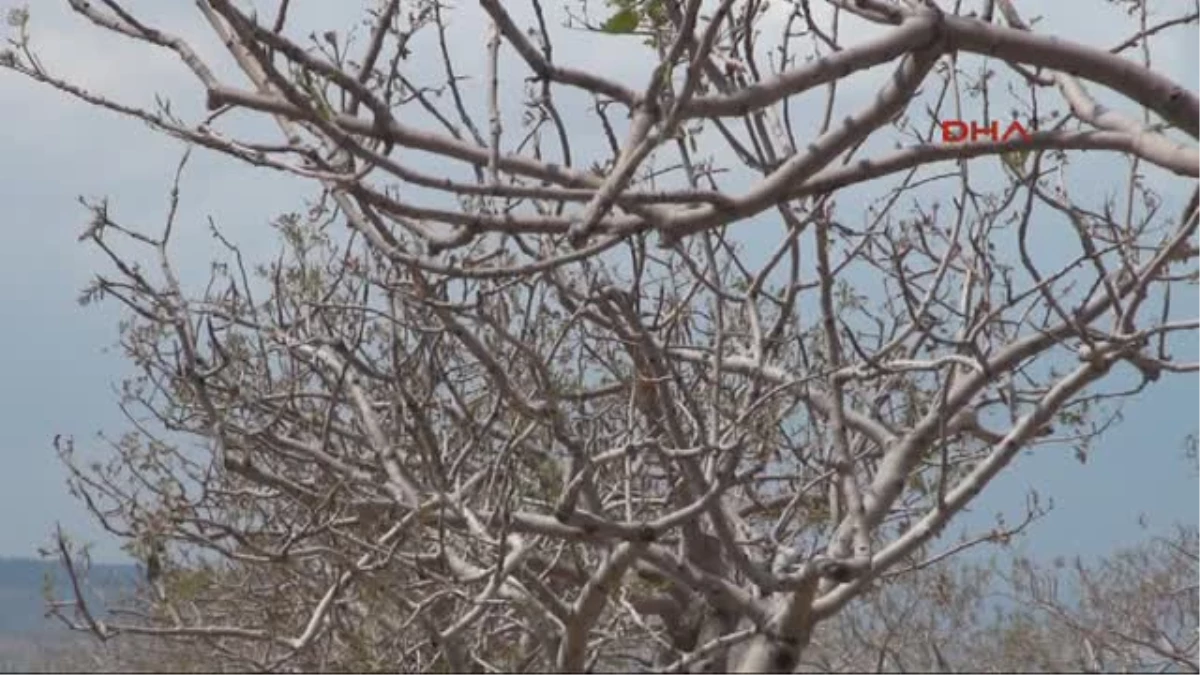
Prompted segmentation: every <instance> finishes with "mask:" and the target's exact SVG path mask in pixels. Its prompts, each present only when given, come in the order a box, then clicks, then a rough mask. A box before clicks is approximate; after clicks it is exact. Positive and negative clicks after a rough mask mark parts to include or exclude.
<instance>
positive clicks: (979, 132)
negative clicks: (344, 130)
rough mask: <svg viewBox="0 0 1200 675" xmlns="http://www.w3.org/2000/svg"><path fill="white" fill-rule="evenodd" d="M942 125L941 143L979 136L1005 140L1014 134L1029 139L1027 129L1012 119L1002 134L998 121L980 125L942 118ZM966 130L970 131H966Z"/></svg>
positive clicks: (972, 138) (975, 138) (974, 138)
mask: <svg viewBox="0 0 1200 675" xmlns="http://www.w3.org/2000/svg"><path fill="white" fill-rule="evenodd" d="M941 126H942V142H943V143H962V142H964V141H966V140H968V138H967V137H968V136H970V140H972V141H977V140H979V137H980V136H984V137H987V138H990V139H991V140H993V141H1001V142H1003V141H1007V140H1008V139H1010V138H1012V137H1013V136H1014V135H1018V136H1020V137H1021V139H1022V140H1026V141H1027V140H1029V131H1027V130H1026V129H1025V127H1023V126H1021V123H1020V122H1018V121H1016V120H1013V123H1012V124H1010V125H1008V128H1007V129H1005V130H1004V134H1003V135H1001V134H1000V123H999V122H992V123H991V124H990V125H988V126H980V125H979V124H977V123H975V122H971V123H970V125H968V124H967V123H966V122H964V121H962V120H943V121H942V122H941ZM968 131H969V132H970V133H968Z"/></svg>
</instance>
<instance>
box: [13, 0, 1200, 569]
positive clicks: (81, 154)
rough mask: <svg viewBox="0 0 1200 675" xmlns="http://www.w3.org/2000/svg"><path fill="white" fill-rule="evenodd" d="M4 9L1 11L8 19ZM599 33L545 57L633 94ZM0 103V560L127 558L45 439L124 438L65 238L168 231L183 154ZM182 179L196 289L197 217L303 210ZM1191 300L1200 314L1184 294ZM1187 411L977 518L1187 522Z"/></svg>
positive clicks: (96, 120)
mask: <svg viewBox="0 0 1200 675" xmlns="http://www.w3.org/2000/svg"><path fill="white" fill-rule="evenodd" d="M129 4H130V6H132V7H133V8H134V9H135V10H138V11H139V12H140V11H149V12H150V13H149V14H147V16H149V17H151V18H153V19H154V20H155V21H157V22H158V23H159V24H161V25H162V26H163V27H168V28H170V29H171V30H173V31H174V32H176V33H180V34H182V35H183V36H185V37H188V38H192V39H195V40H196V41H197V42H196V44H197V46H198V47H199V48H200V49H201V53H202V55H203V56H205V57H206V58H210V59H213V60H214V61H217V62H222V59H221V57H220V53H221V51H220V46H219V45H217V44H215V43H214V42H213V41H211V39H209V38H208V37H207V33H205V31H204V29H203V25H202V23H201V22H200V21H199V20H198V16H196V14H195V10H194V8H193V7H192V5H191V3H165V2H161V0H159V1H158V2H150V1H149V0H142V1H140V2H132V3H129ZM460 4H461V5H463V6H467V5H469V4H470V3H469V2H466V1H465V0H464V2H462V3H460ZM514 4H523V3H514ZM818 4H819V3H818ZM1023 4H1027V5H1031V6H1032V5H1037V6H1038V7H1039V11H1044V12H1046V17H1045V19H1044V20H1043V22H1041V23H1040V24H1038V30H1043V31H1047V32H1050V33H1054V34H1058V35H1061V36H1064V37H1069V38H1070V39H1074V40H1082V41H1085V42H1088V43H1089V44H1093V45H1095V46H1098V47H1105V48H1107V47H1110V46H1112V45H1114V44H1116V43H1117V42H1119V41H1120V40H1121V39H1123V38H1124V37H1125V36H1126V34H1127V33H1126V31H1127V27H1128V26H1129V25H1131V24H1130V23H1129V22H1128V21H1127V20H1123V19H1122V20H1120V21H1118V20H1116V19H1117V17H1120V16H1121V15H1120V13H1119V12H1116V13H1114V11H1113V10H1106V9H1105V10H1104V11H1101V10H1102V9H1103V8H1102V7H1101V3H1099V2H1096V1H1093V0H1086V1H1085V0H1064V1H1063V2H1056V3H1041V2H1039V3H1023ZM1160 4H1165V3H1160ZM32 5H33V7H32V9H33V21H32V24H31V28H32V33H33V36H34V39H35V44H36V46H37V48H38V49H39V53H40V54H41V55H42V56H43V58H44V60H45V62H46V63H47V64H48V65H49V66H51V67H52V68H53V69H55V70H57V71H58V72H59V73H60V74H62V75H65V76H69V77H70V78H72V79H74V80H75V81H79V82H85V83H87V85H88V87H89V88H91V89H94V90H97V91H102V92H104V93H106V94H108V95H110V96H112V97H114V98H118V99H121V100H125V101H129V102H134V103H140V104H149V103H150V102H152V100H153V95H154V93H155V92H159V93H164V94H167V95H169V96H170V97H171V98H172V100H173V101H174V102H175V104H176V107H177V109H178V110H179V111H181V112H182V113H184V114H185V115H188V114H192V113H194V112H195V111H197V110H199V106H200V105H202V96H201V92H200V89H199V87H198V86H196V85H195V83H194V80H193V79H192V78H191V76H190V74H189V73H188V71H186V70H185V69H184V68H182V67H181V66H180V65H179V64H178V63H177V62H176V61H175V60H173V59H172V58H171V57H170V56H169V55H165V54H163V53H161V52H156V51H154V50H152V49H149V48H147V47H144V46H138V45H131V44H129V43H128V42H126V41H123V40H119V39H113V38H112V37H111V36H109V35H107V34H105V33H104V32H103V31H100V30H97V29H95V28H93V27H91V26H90V25H89V24H87V23H86V22H84V21H82V20H81V19H79V18H77V17H75V16H73V15H71V14H70V12H69V10H67V9H66V3H65V2H52V1H50V0H39V2H36V3H32ZM293 5H295V6H296V8H295V10H294V11H295V12H296V13H297V14H298V18H299V19H300V20H303V21H308V22H310V23H311V25H313V26H314V27H316V26H321V25H336V26H338V27H343V26H344V25H345V24H346V23H347V20H346V19H345V18H344V17H345V16H346V15H343V16H339V17H336V18H335V19H334V21H333V22H332V23H323V22H324V21H325V19H324V18H323V17H322V16H320V14H321V12H330V11H335V10H334V9H333V8H341V9H340V11H343V12H347V13H349V12H351V11H352V8H355V9H356V8H357V7H358V5H359V3H341V2H338V3H332V2H329V3H324V2H322V3H313V2H308V3H293ZM11 6H13V4H12V3H7V2H3V0H0V11H6V10H7V9H8V8H9V7H11ZM314 8H315V9H314ZM151 10H152V11H151ZM1106 12H1107V13H1106ZM476 14H478V12H476ZM347 15H348V14H347ZM456 21H457V23H456V29H455V30H454V31H452V32H451V40H452V41H453V47H454V48H453V50H452V53H454V54H455V55H456V57H459V58H462V59H464V61H463V62H462V63H463V64H464V67H465V68H466V69H467V70H470V69H472V68H474V69H476V70H477V69H478V66H479V65H480V64H482V63H483V59H484V51H483V47H482V40H481V36H482V35H484V24H483V22H482V21H481V20H479V19H478V17H476V18H475V20H472V19H471V18H470V17H467V16H462V17H459V18H458V19H457V20H456ZM1173 35H1174V36H1175V39H1173V40H1172V41H1170V42H1166V43H1162V44H1159V45H1158V46H1157V47H1156V50H1155V59H1156V63H1157V64H1158V65H1159V67H1160V68H1161V70H1162V72H1163V73H1164V74H1166V75H1168V76H1170V77H1172V78H1173V79H1175V81H1177V82H1180V83H1181V84H1183V85H1184V86H1186V87H1188V88H1190V89H1191V90H1193V91H1195V90H1196V88H1197V82H1196V80H1197V70H1196V54H1197V41H1196V32H1195V30H1194V29H1193V30H1188V31H1179V30H1177V31H1174V32H1173ZM1085 36H1086V37H1085ZM617 39H618V40H620V39H619V38H617ZM602 40H606V41H604V42H597V41H595V40H589V39H586V38H583V37H578V38H576V37H572V39H570V40H566V41H560V43H559V44H558V45H556V55H557V58H559V59H563V60H566V61H568V62H572V63H574V64H576V65H582V66H585V67H599V65H600V64H603V67H604V70H605V72H606V73H614V74H618V75H619V76H621V77H623V78H625V81H626V82H628V83H629V84H631V85H633V86H641V83H642V81H643V80H644V73H645V72H646V70H647V65H646V64H647V61H646V60H645V59H644V56H642V53H640V52H639V51H638V49H637V47H636V44H633V45H630V43H629V42H624V43H621V44H622V46H621V47H619V48H618V47H616V46H615V45H617V44H619V43H617V42H614V41H613V40H614V38H610V37H606V38H602ZM626 47H629V48H626ZM869 75H870V76H869V77H864V78H859V80H857V81H855V82H853V83H851V84H850V85H848V87H849V89H850V91H851V93H852V92H853V90H854V88H856V87H857V88H861V91H862V92H863V94H864V95H870V94H871V92H873V90H874V86H875V82H877V81H878V78H879V77H882V76H886V73H884V72H882V71H878V72H875V73H871V74H869ZM480 96H481V97H482V93H480ZM506 99H507V100H509V101H510V102H512V103H513V104H515V102H516V101H518V100H519V91H514V92H508V93H506ZM1114 100H1116V99H1114ZM0 110H2V111H3V132H2V135H0V204H2V205H3V211H2V212H0V213H3V215H2V216H0V228H2V232H3V240H2V243H0V307H2V308H3V311H4V319H3V325H4V330H2V331H0V422H2V423H0V467H2V470H0V555H6V556H17V555H33V554H34V553H35V549H36V547H37V546H38V545H39V544H41V543H44V542H45V541H47V537H48V535H49V533H50V532H51V531H52V529H53V527H54V524H55V523H56V522H61V523H62V524H63V526H64V527H65V528H66V529H67V531H69V532H72V533H74V534H76V535H77V536H80V537H82V538H83V539H88V540H93V541H96V542H97V549H96V552H97V555H98V557H99V558H102V559H114V558H117V557H118V556H119V552H118V550H117V548H116V546H115V545H114V544H113V543H112V542H111V541H108V540H105V539H104V538H103V537H102V534H101V533H100V532H99V530H98V529H97V527H96V526H95V525H94V524H93V523H91V521H90V520H89V519H88V518H87V517H86V514H85V512H84V511H83V509H82V507H80V506H79V505H78V504H76V503H75V502H74V501H73V500H72V499H71V498H70V497H68V496H67V494H66V491H65V487H64V477H65V474H64V471H63V470H62V468H61V467H60V465H59V464H58V462H57V459H56V458H55V456H54V452H53V449H52V447H51V440H52V439H53V437H54V436H55V434H58V433H62V434H65V435H73V436H75V437H76V439H77V440H78V442H79V443H80V445H89V444H90V445H91V446H92V447H93V448H99V447H101V446H100V445H99V440H98V439H96V436H95V434H96V432H98V431H100V430H105V431H107V432H108V433H109V434H111V435H112V436H117V435H119V434H120V433H121V432H122V431H123V430H124V429H125V426H124V424H123V420H122V418H121V416H120V413H119V411H118V410H117V409H116V406H115V404H114V401H115V396H114V394H113V385H114V384H115V383H117V382H118V381H119V379H120V377H121V376H122V374H123V373H124V372H125V369H124V365H123V362H122V361H121V359H120V358H119V354H115V353H110V352H109V351H108V350H106V347H107V346H108V345H111V344H112V343H113V342H114V340H115V338H116V335H117V332H116V329H117V321H118V319H119V316H120V314H119V312H118V308H117V306H116V305H115V304H103V305H100V306H91V307H87V308H83V307H80V306H79V305H78V304H77V302H76V298H77V296H78V294H79V291H80V289H81V288H82V287H83V286H84V285H85V284H86V283H87V282H88V281H89V279H90V278H91V277H92V276H93V275H94V274H95V273H97V272H98V271H107V268H106V267H105V264H104V261H103V260H101V259H99V258H98V256H97V255H95V254H94V253H93V252H92V251H91V250H90V248H89V247H88V246H87V245H84V244H80V243H78V242H77V241H76V238H77V237H78V235H79V234H80V233H81V232H82V231H83V229H84V226H85V223H86V222H87V213H86V211H85V210H84V209H83V208H82V207H81V206H80V205H79V203H78V201H77V198H78V197H79V196H81V195H82V196H86V197H89V198H100V197H105V196H107V197H109V198H110V199H111V204H112V214H113V216H114V217H115V218H116V219H117V220H118V221H120V222H125V223H129V224H139V225H142V226H145V227H154V226H156V225H158V224H159V223H161V222H162V217H163V214H164V213H165V210H166V191H167V189H168V188H169V181H170V174H171V173H172V172H173V170H174V167H175V165H176V163H177V162H178V160H179V156H180V153H181V151H182V147H181V146H180V144H179V143H177V142H175V141H172V140H169V139H165V138H163V137H161V136H158V135H156V134H154V133H152V132H151V131H150V130H148V129H147V128H146V127H145V126H143V125H141V124H139V123H136V122H133V121H129V120H126V119H121V118H118V117H116V116H114V115H112V114H108V113H100V112H97V111H95V110H93V109H91V108H89V107H88V106H87V105H85V104H83V103H80V102H78V101H74V100H70V99H67V98H66V97H64V96H63V95H61V94H58V93H56V92H54V91H52V90H50V89H49V88H47V87H44V86H39V85H36V84H34V83H32V82H29V81H26V80H24V79H22V78H19V77H16V76H14V75H12V74H10V73H7V72H4V71H0ZM1131 112H1134V113H1136V112H1137V111H1136V110H1131ZM1111 159H1112V158H1110V160H1111ZM1122 166H1123V165H1122ZM1122 170H1123V169H1122ZM1110 178H1111V177H1110ZM1112 184H1113V183H1111V181H1110V182H1109V185H1112ZM1173 184H1174V185H1177V186H1180V189H1178V190H1176V191H1175V192H1174V193H1173V194H1171V195H1168V196H1169V197H1172V198H1173V199H1175V200H1179V199H1182V198H1183V195H1182V193H1181V190H1182V189H1183V188H1186V185H1185V184H1184V182H1183V181H1179V180H1175V181H1174V182H1173ZM183 188H184V190H183V196H182V205H181V207H182V212H181V213H182V218H181V221H180V225H179V227H180V228H181V230H180V236H179V237H178V239H177V241H176V246H175V248H174V252H175V254H176V257H177V258H178V259H183V260H186V261H187V265H186V269H187V271H188V272H189V274H190V275H192V276H193V279H200V278H202V277H201V276H200V275H202V274H203V272H204V271H205V269H206V266H207V262H208V260H209V259H210V255H209V254H210V253H211V252H214V251H215V248H214V247H213V246H212V243H211V238H210V237H209V236H208V234H207V231H206V227H207V226H206V220H207V218H209V217H211V218H213V219H214V221H215V222H217V223H218V224H220V225H221V226H222V227H223V228H224V229H225V230H226V231H227V232H229V233H230V234H231V235H233V236H234V237H236V238H237V239H238V241H239V242H240V243H242V244H243V245H244V246H245V247H246V248H247V250H248V252H250V253H252V254H253V253H257V254H259V255H261V254H265V253H268V252H270V251H272V250H274V239H273V233H272V232H271V230H270V229H269V228H268V227H267V226H266V222H267V221H268V220H270V219H271V218H272V217H273V216H276V215H278V214H279V213H280V212H283V211H286V210H290V209H295V208H297V207H298V205H299V200H301V199H303V198H304V197H306V196H308V195H310V194H311V190H310V189H309V186H306V185H304V184H302V183H300V182H298V180H297V179H293V178H288V177H285V176H283V175H281V174H278V173H274V172H271V171H267V170H261V169H250V168H247V167H244V166H241V165H239V164H237V163H235V162H233V161H231V160H227V159H225V158H223V157H219V156H215V155H212V154H209V153H205V152H199V153H197V154H196V155H195V156H194V157H193V161H192V163H191V166H190V168H189V170H188V172H187V174H186V176H185V181H184V184H183ZM1184 297H1185V298H1186V302H1187V303H1189V305H1188V306H1191V307H1193V308H1194V307H1195V305H1196V295H1195V293H1194V292H1193V293H1187V294H1184ZM1192 311H1194V310H1192ZM1192 316H1194V314H1192ZM1192 351H1193V352H1195V351H1196V348H1195V346H1194V343H1193V350H1192ZM1198 408H1200V389H1198V387H1197V380H1196V378H1195V377H1194V376H1178V377H1175V378H1174V379H1169V380H1167V381H1165V382H1162V383H1160V384H1159V385H1157V386H1154V387H1152V388H1151V389H1150V390H1149V391H1148V392H1147V393H1146V394H1145V395H1144V396H1142V397H1140V398H1139V399H1137V400H1135V401H1132V402H1130V403H1129V404H1128V405H1127V406H1126V408H1125V421H1124V422H1123V423H1122V424H1121V425H1119V426H1118V427H1117V428H1116V429H1114V430H1112V431H1110V432H1109V433H1108V434H1107V435H1106V436H1105V437H1104V440H1103V441H1102V442H1101V443H1099V445H1098V447H1097V448H1096V451H1095V452H1094V454H1093V455H1092V457H1091V458H1090V460H1089V462H1088V463H1087V464H1086V465H1085V466H1081V465H1080V464H1079V463H1078V462H1076V461H1075V460H1074V458H1073V457H1072V455H1071V453H1070V452H1068V451H1044V452H1043V451H1039V453H1037V454H1035V455H1033V456H1028V457H1023V458H1022V459H1021V460H1020V462H1019V463H1018V465H1017V466H1016V467H1015V470H1012V471H1010V472H1008V474H1006V475H1005V476H1004V477H1003V478H1002V479H1000V480H999V481H997V482H996V483H995V484H994V485H993V486H992V487H990V488H989V490H988V492H987V493H985V495H984V496H983V498H982V499H981V501H980V502H979V506H978V507H977V508H976V509H975V512H974V513H973V514H972V519H980V518H982V519H989V518H991V515H990V514H992V513H994V512H995V511H997V510H1007V512H1008V513H1010V514H1016V513H1018V512H1019V510H1020V508H1021V507H1022V505H1023V504H1024V494H1025V492H1026V490H1027V489H1029V488H1035V489H1037V490H1038V491H1039V492H1041V493H1042V494H1043V495H1048V496H1053V498H1054V501H1055V505H1056V508H1055V510H1054V512H1053V513H1052V514H1051V515H1050V516H1049V517H1048V518H1047V519H1046V520H1045V521H1043V522H1041V523H1040V524H1038V525H1037V526H1036V527H1035V529H1034V530H1033V532H1032V535H1031V537H1030V540H1029V543H1028V546H1029V547H1031V550H1033V551H1034V552H1037V553H1043V554H1058V553H1070V552H1075V551H1081V552H1085V553H1098V552H1104V551H1107V550H1109V549H1111V548H1112V547H1113V546H1115V545H1120V544H1126V543H1132V542H1134V541H1135V540H1136V539H1137V538H1138V536H1139V532H1138V528H1139V525H1138V522H1139V518H1140V517H1143V516H1144V517H1145V519H1146V520H1147V521H1148V522H1149V523H1150V526H1151V528H1152V529H1155V530H1157V531H1161V530H1162V528H1164V527H1165V526H1168V525H1170V524H1172V523H1175V522H1183V523H1193V524H1194V523H1196V521H1197V477H1196V475H1195V473H1194V471H1193V468H1192V465H1190V464H1189V463H1188V462H1187V461H1185V459H1184V456H1183V439H1184V436H1185V435H1186V434H1188V433H1193V432H1195V431H1196V430H1197V410H1198Z"/></svg>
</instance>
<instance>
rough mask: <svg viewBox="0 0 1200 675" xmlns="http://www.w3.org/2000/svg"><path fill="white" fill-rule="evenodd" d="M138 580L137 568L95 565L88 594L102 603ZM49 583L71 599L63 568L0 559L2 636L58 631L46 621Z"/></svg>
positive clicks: (53, 623) (29, 560) (33, 561)
mask: <svg viewBox="0 0 1200 675" xmlns="http://www.w3.org/2000/svg"><path fill="white" fill-rule="evenodd" d="M137 578H138V571H137V567H135V566H134V565H111V564H110V565H100V564H97V565H93V566H92V568H91V571H90V573H89V575H88V579H87V586H88V590H89V592H88V593H87V594H86V595H87V599H88V600H89V601H99V600H101V598H108V597H111V596H112V595H113V594H117V593H120V592H121V591H127V590H129V589H131V588H133V585H134V584H135V583H136V581H137ZM47 580H49V583H50V587H51V588H52V589H53V591H54V596H55V597H70V593H71V590H70V581H69V579H68V578H67V574H66V572H64V571H63V570H62V568H61V566H60V565H59V564H58V563H56V562H47V561H43V560H36V559H32V558H0V636H13V635H27V634H32V633H42V632H45V631H47V630H55V629H56V627H57V626H58V625H59V622H58V621H51V620H49V619H47V618H46V616H45V614H46V600H45V598H44V596H43V589H44V588H45V586H46V583H47Z"/></svg>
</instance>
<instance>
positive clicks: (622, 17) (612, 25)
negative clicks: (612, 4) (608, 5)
mask: <svg viewBox="0 0 1200 675" xmlns="http://www.w3.org/2000/svg"><path fill="white" fill-rule="evenodd" d="M641 20H642V15H641V14H640V13H639V12H638V11H637V10H636V9H633V8H632V7H625V8H622V9H620V10H617V13H616V14H613V15H612V16H610V17H608V21H605V22H604V26H603V27H602V28H601V30H603V31H604V32H605V33H612V34H614V35H623V34H625V33H632V32H633V31H635V30H637V27H638V24H639V23H641Z"/></svg>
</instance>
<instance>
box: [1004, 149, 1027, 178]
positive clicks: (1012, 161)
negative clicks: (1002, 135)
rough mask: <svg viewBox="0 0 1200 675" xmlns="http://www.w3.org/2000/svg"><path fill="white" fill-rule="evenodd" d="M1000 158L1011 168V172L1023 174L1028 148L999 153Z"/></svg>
mask: <svg viewBox="0 0 1200 675" xmlns="http://www.w3.org/2000/svg"><path fill="white" fill-rule="evenodd" d="M1000 159H1002V160H1004V163H1005V164H1006V165H1008V168H1010V169H1012V171H1013V173H1015V174H1017V175H1018V176H1022V175H1024V174H1025V160H1027V159H1029V151H1028V150H1013V151H1012V152H1005V153H1001V155H1000Z"/></svg>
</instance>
